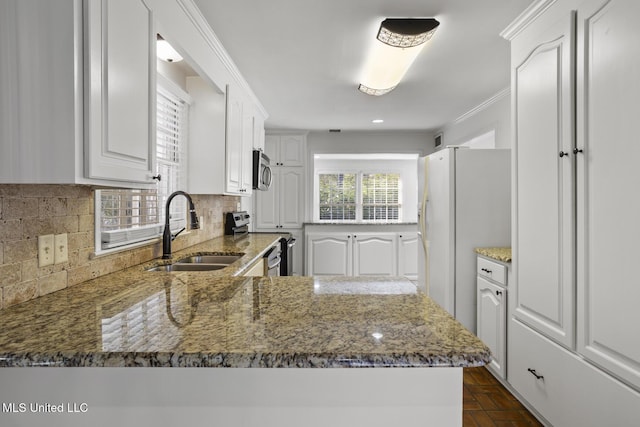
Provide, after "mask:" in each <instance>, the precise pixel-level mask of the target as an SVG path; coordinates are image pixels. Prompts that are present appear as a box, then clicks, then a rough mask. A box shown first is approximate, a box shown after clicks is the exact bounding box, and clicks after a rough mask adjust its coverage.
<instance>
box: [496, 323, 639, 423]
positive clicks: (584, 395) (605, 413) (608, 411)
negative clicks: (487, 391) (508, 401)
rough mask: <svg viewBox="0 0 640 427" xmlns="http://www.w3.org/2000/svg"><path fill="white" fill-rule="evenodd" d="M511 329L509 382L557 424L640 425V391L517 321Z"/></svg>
mask: <svg viewBox="0 0 640 427" xmlns="http://www.w3.org/2000/svg"><path fill="white" fill-rule="evenodd" d="M509 329H510V335H509V351H508V355H509V356H508V358H509V371H508V373H507V376H508V378H507V380H508V382H509V383H510V384H511V385H512V386H513V387H514V388H515V390H516V391H517V392H518V393H519V394H520V395H521V396H522V397H523V398H524V399H525V400H526V401H527V402H529V404H530V405H531V406H532V407H533V408H535V409H536V411H538V412H539V413H540V414H541V415H542V416H543V417H544V418H546V419H547V420H548V421H549V422H550V423H551V424H552V425H553V426H554V427H563V426H565V427H573V426H581V427H587V426H589V427H600V426H604V425H611V426H630V425H637V422H638V417H639V416H640V410H639V409H638V408H640V393H638V392H637V391H634V390H632V389H630V388H629V387H627V386H626V385H624V384H622V383H621V382H619V381H617V380H616V379H614V378H613V377H611V376H609V375H607V374H606V373H604V372H603V371H601V370H599V369H598V368H596V367H594V366H593V365H591V364H589V363H587V362H585V361H584V360H583V359H581V358H580V357H579V356H577V355H575V354H573V353H570V352H569V351H567V350H565V349H564V348H562V347H560V346H559V345H557V344H555V343H553V342H551V341H549V340H548V339H547V338H544V337H543V336H542V335H540V334H538V333H537V332H534V331H533V330H532V329H530V328H529V327H527V326H525V325H523V324H522V323H520V322H518V321H516V320H512V321H511V322H510V323H509ZM530 369H531V370H534V371H535V374H536V375H538V376H542V377H543V378H536V376H535V375H534V373H533V372H531V371H530Z"/></svg>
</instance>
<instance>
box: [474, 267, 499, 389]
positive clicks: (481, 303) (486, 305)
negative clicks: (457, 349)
mask: <svg viewBox="0 0 640 427" xmlns="http://www.w3.org/2000/svg"><path fill="white" fill-rule="evenodd" d="M477 283H478V294H477V298H478V309H477V310H478V311H477V313H478V317H477V322H476V324H477V326H478V330H477V334H478V338H480V339H481V340H482V342H484V343H485V344H486V345H487V346H488V347H489V349H491V362H490V363H489V365H487V368H488V369H489V370H491V371H492V372H493V373H494V374H495V375H497V376H498V377H500V378H502V379H505V378H506V358H507V347H506V342H505V341H506V337H507V303H506V302H507V289H506V288H504V287H502V286H498V285H496V284H495V283H491V282H490V281H488V280H487V279H485V278H482V277H478V279H477Z"/></svg>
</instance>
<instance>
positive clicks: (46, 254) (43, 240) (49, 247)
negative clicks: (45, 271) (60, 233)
mask: <svg viewBox="0 0 640 427" xmlns="http://www.w3.org/2000/svg"><path fill="white" fill-rule="evenodd" d="M54 256H55V255H54V247H53V234H47V235H45V236H38V266H39V267H45V266H47V265H53V261H54Z"/></svg>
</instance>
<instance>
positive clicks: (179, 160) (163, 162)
mask: <svg viewBox="0 0 640 427" xmlns="http://www.w3.org/2000/svg"><path fill="white" fill-rule="evenodd" d="M157 111H158V112H157V117H158V119H157V128H156V129H157V130H156V138H157V146H156V163H157V167H158V174H159V175H160V176H161V180H160V182H159V183H158V200H159V201H160V206H161V207H162V209H161V210H160V222H161V223H162V224H164V222H165V218H164V215H165V211H164V206H165V203H166V201H167V198H168V197H169V195H170V194H171V193H173V192H174V191H176V190H180V189H182V190H184V189H185V187H186V185H185V184H186V180H185V173H184V172H185V170H184V169H185V168H184V167H183V165H184V164H185V158H186V146H187V131H188V128H189V118H188V114H189V104H187V102H186V101H185V100H184V99H182V98H181V97H179V96H177V95H176V94H174V93H172V92H171V91H169V90H167V89H164V88H163V87H161V88H159V90H158V93H157ZM186 214H187V207H186V200H185V198H184V197H179V198H176V199H174V201H172V202H171V212H170V223H171V228H172V229H175V228H182V227H184V226H185V225H186Z"/></svg>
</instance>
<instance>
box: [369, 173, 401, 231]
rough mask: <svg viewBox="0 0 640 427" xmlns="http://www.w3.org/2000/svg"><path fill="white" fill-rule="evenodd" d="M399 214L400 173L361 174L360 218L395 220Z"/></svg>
mask: <svg viewBox="0 0 640 427" xmlns="http://www.w3.org/2000/svg"><path fill="white" fill-rule="evenodd" d="M399 215H400V175H399V174H397V173H375V174H369V173H366V174H363V175H362V219H363V220H364V221H397V220H398V219H399V217H400V216H399Z"/></svg>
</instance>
